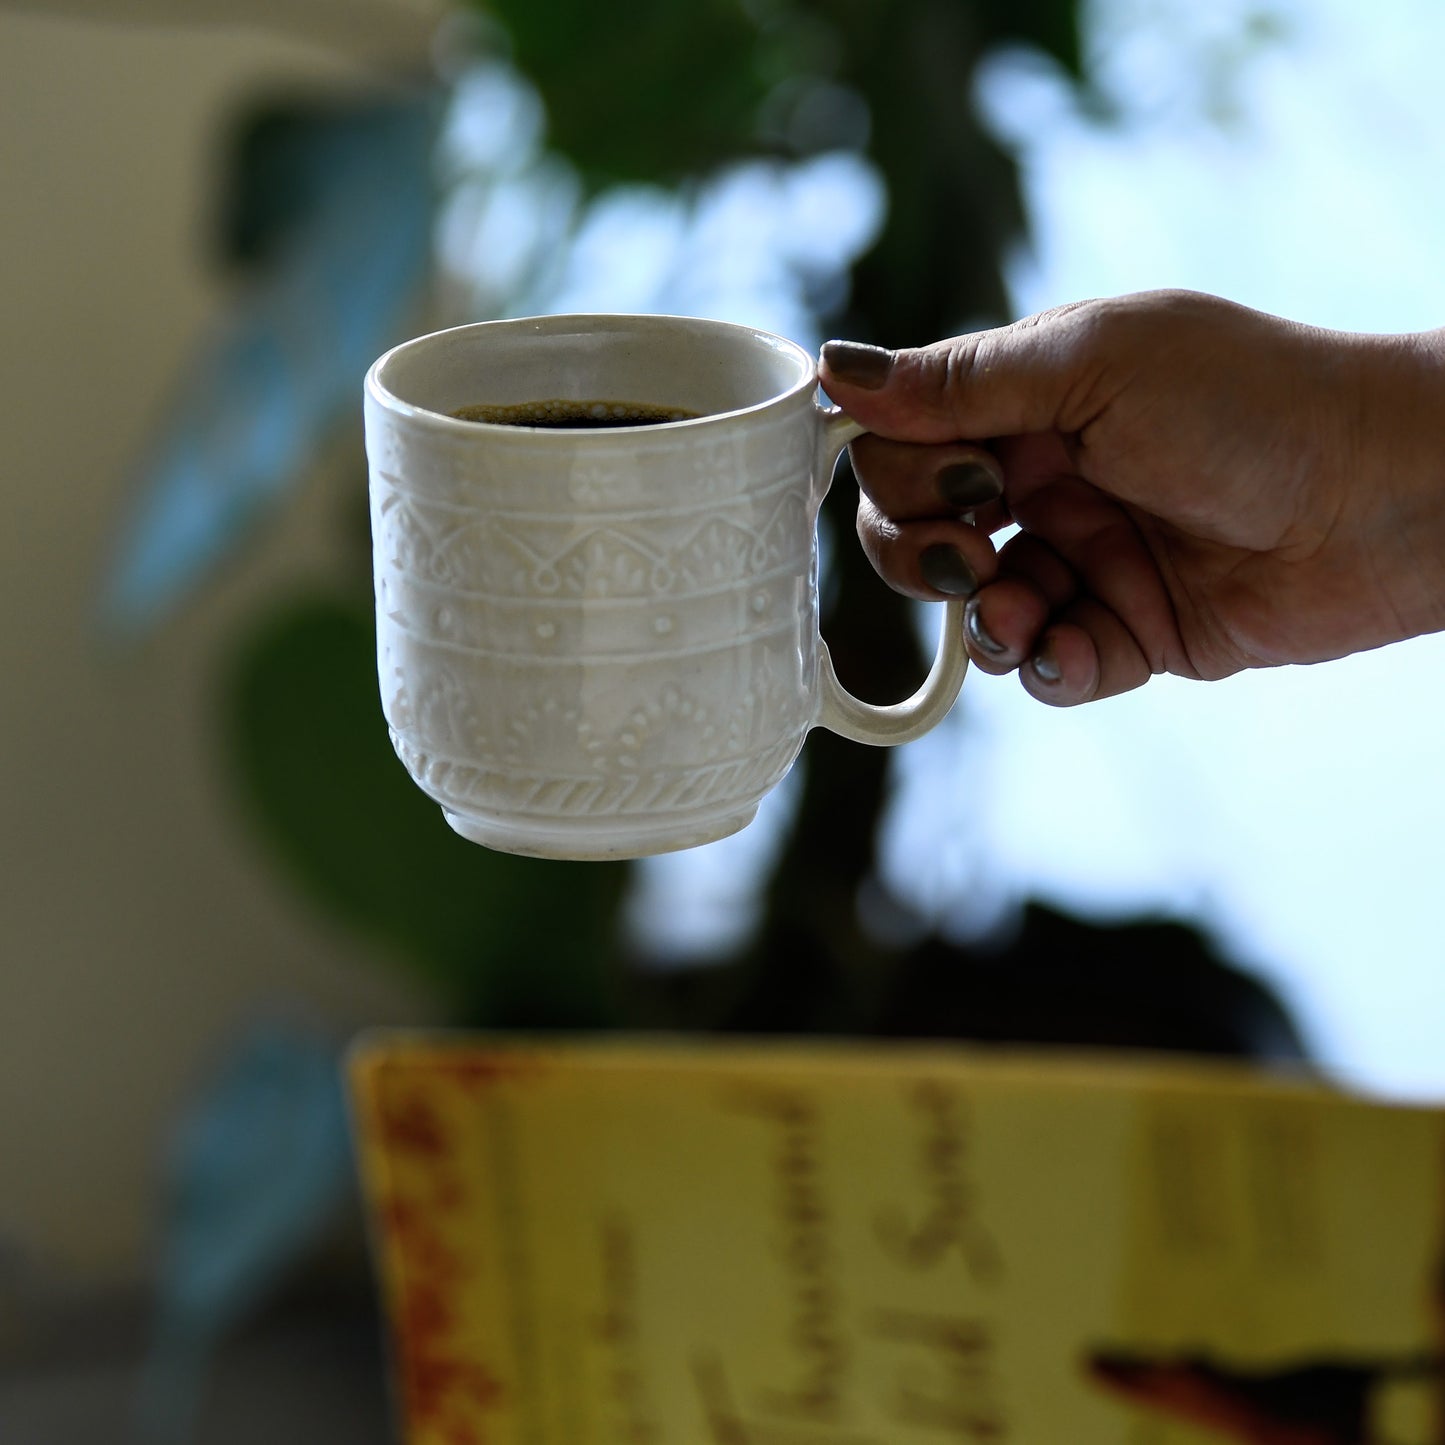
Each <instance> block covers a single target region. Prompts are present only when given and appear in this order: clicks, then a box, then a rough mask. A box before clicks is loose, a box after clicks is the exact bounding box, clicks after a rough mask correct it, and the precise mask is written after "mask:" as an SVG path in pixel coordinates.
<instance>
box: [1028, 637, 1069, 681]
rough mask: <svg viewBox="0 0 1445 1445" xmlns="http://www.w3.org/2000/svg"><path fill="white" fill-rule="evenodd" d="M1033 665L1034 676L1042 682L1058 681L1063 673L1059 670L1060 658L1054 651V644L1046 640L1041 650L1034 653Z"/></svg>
mask: <svg viewBox="0 0 1445 1445" xmlns="http://www.w3.org/2000/svg"><path fill="white" fill-rule="evenodd" d="M1031 665H1032V667H1033V670H1034V676H1035V677H1037V678H1038V680H1039V681H1040V682H1057V681H1058V680H1059V679H1060V678H1061V677H1062V676H1063V673H1062V672H1060V671H1059V659H1058V657H1057V655H1056V654H1055V652H1054V644H1053V643H1052V642H1045V643H1044V645H1043V646H1042V647H1041V648H1039V650H1038V651H1037V652H1036V653H1034V655H1033V661H1032V664H1031Z"/></svg>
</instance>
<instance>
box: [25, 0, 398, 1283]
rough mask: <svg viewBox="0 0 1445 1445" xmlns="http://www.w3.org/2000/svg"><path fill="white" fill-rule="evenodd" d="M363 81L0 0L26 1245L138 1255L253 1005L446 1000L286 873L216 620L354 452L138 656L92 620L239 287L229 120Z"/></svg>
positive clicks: (299, 547)
mask: <svg viewBox="0 0 1445 1445" xmlns="http://www.w3.org/2000/svg"><path fill="white" fill-rule="evenodd" d="M307 77H311V78H319V79H323V80H325V81H328V82H334V83H347V82H348V81H349V80H350V79H352V77H351V76H349V74H348V72H347V70H346V68H345V66H344V65H343V64H342V63H341V62H340V61H338V60H337V59H335V58H334V57H331V56H329V55H328V54H327V53H325V52H324V51H321V50H315V49H308V48H305V47H304V46H302V45H301V44H300V43H299V42H294V41H291V42H288V41H284V40H281V39H278V38H274V37H272V38H265V37H260V36H254V35H253V36H245V35H236V34H226V33H224V32H209V33H190V34H175V33H171V34H168V33H164V32H155V31H151V32H134V31H130V30H126V29H121V28H114V27H109V26H102V25H96V26H90V25H86V24H82V23H75V22H67V21H57V20H47V19H41V18H36V17H33V16H26V15H21V14H17V13H14V12H5V11H3V10H0V97H3V101H0V115H3V124H0V191H3V197H4V199H3V210H0V216H3V219H0V338H3V350H0V438H3V453H0V455H3V462H0V466H3V475H0V483H3V486H0V496H3V498H4V519H3V525H0V619H3V620H0V677H3V684H0V864H3V866H0V925H3V933H0V939H3V955H0V1253H3V1252H4V1251H5V1249H6V1247H7V1246H8V1245H13V1244H14V1243H16V1242H18V1243H19V1244H20V1245H21V1246H22V1248H23V1249H24V1250H26V1251H27V1252H29V1253H31V1254H32V1255H34V1256H36V1257H37V1258H38V1260H39V1261H40V1262H41V1263H43V1264H46V1265H51V1266H55V1267H58V1268H59V1269H60V1270H61V1271H62V1272H64V1271H76V1272H83V1273H84V1274H86V1275H87V1276H90V1275H94V1274H96V1273H98V1274H99V1275H101V1276H103V1277H108V1278H124V1277H127V1276H130V1275H133V1274H134V1273H135V1272H137V1271H138V1270H139V1269H140V1268H141V1266H142V1261H143V1251H144V1247H145V1243H146V1240H147V1235H148V1232H149V1229H150V1224H151V1207H152V1185H153V1179H154V1166H155V1161H156V1158H157V1156H158V1153H159V1150H160V1148H161V1146H162V1143H163V1135H164V1129H165V1126H166V1124H167V1122H168V1121H169V1120H170V1119H171V1118H172V1117H173V1116H174V1113H175V1110H176V1109H177V1107H178V1105H179V1104H181V1103H182V1102H183V1101H184V1099H185V1097H186V1094H187V1089H188V1087H189V1086H190V1085H191V1083H192V1082H193V1081H194V1080H195V1079H196V1078H197V1076H198V1074H199V1073H200V1072H201V1071H203V1070H204V1068H205V1066H206V1064H207V1062H208V1060H210V1059H211V1058H213V1057H214V1056H215V1054H216V1051H217V1050H218V1048H219V1047H220V1046H221V1045H222V1044H223V1043H224V1041H225V1040H226V1038H227V1037H228V1035H229V1033H230V1031H231V1030H232V1029H233V1028H234V1027H235V1026H236V1025H237V1024H238V1022H240V1021H241V1020H244V1019H245V1018H247V1017H248V1016H250V1015H251V1014H252V1013H253V1012H254V1011H256V1009H257V1008H258V1007H259V1006H261V1005H263V1004H264V1003H265V1002H266V1001H268V1000H270V999H273V998H275V997H277V996H285V997H290V998H294V999H299V1000H301V1001H303V1003H306V1004H309V1005H310V1006H311V1007H312V1008H314V1009H315V1010H316V1011H317V1012H319V1013H320V1014H321V1015H322V1016H323V1017H326V1018H330V1019H332V1020H335V1021H336V1022H338V1023H339V1024H340V1025H342V1026H343V1027H348V1026H350V1025H353V1024H359V1023H364V1022H369V1021H389V1020H405V1019H411V1018H414V1017H417V1016H418V1015H419V1013H420V1011H421V1008H422V1004H421V1001H420V1000H419V999H418V998H416V997H414V996H412V995H411V994H410V993H409V992H408V990H407V989H406V988H405V987H403V986H402V985H401V983H400V982H399V981H398V980H397V979H395V978H394V977H393V976H392V975H391V974H390V973H389V972H388V971H387V970H386V968H385V966H384V965H383V964H382V963H381V962H380V961H378V960H376V959H371V958H368V957H366V956H365V954H364V952H363V951H362V950H361V949H360V948H359V947H358V946H357V945H356V944H355V942H354V941H353V940H351V939H350V938H348V937H345V936H342V935H341V934H340V933H339V932H337V931H335V930H333V929H332V928H331V927H330V925H329V924H328V922H327V921H326V920H324V919H322V918H319V917H318V916H316V915H315V914H313V913H311V912H310V911H309V910H308V909H307V907H306V906H305V905H304V904H301V903H300V902H298V901H297V900H296V899H295V898H294V897H293V896H292V895H291V894H290V893H289V891H288V889H287V886H286V884H285V882H284V881H283V880H281V879H280V878H279V877H277V876H276V875H274V874H273V873H272V872H271V870H270V867H269V865H268V863H267V861H266V860H265V859H264V858H263V857H262V856H261V855H260V854H259V853H258V852H257V851H256V850H255V849H254V848H253V847H252V845H251V840H250V839H249V838H248V837H247V835H246V834H245V832H244V830H243V829H242V827H241V825H240V824H239V822H238V821H237V820H235V819H234V817H233V816H232V813H231V804H230V800H229V798H228V796H227V794H226V792H225V789H224V787H223V786H222V780H221V778H220V777H219V769H218V766H217V757H216V754H215V749H214V747H213V739H212V733H211V730H210V723H211V706H212V700H211V697H210V695H209V693H208V685H209V683H210V681H211V677H212V667H213V664H214V661H215V657H216V648H217V645H218V643H220V641H221V640H222V639H224V638H226V637H227V636H228V635H229V634H230V633H231V631H232V630H233V629H234V628H235V627H236V625H237V624H238V623H239V622H241V621H242V620H243V619H244V618H245V617H246V615H247V613H248V611H249V609H250V608H251V607H253V606H254V605H255V604H256V603H257V602H259V601H260V600H262V599H263V598H264V596H265V595H266V594H267V593H268V592H269V591H273V590H278V589H281V588H284V587H285V586H286V585H287V583H288V582H289V581H291V580H297V579H304V578H307V577H315V576H324V575H325V573H326V570H327V569H328V568H329V567H332V566H334V565H336V559H334V558H333V556H332V554H331V545H330V541H329V536H330V533H329V527H328V523H329V522H330V521H331V519H332V518H333V516H334V512H335V505H336V496H337V488H338V487H340V486H342V485H348V484H354V482H355V479H356V473H355V471H354V464H353V466H343V467H337V468H333V471H332V474H329V475H321V476H318V477H317V478H315V479H313V481H312V483H311V485H310V486H309V487H308V489H307V491H306V493H305V495H304V496H303V497H302V498H301V500H300V501H299V502H298V504H297V505H296V506H295V507H294V508H293V509H292V512H291V515H290V516H289V517H288V518H287V520H286V526H285V527H284V529H281V530H280V531H279V533H278V535H276V536H275V537H273V538H272V539H271V540H269V541H268V542H267V544H266V545H265V547H264V548H262V549H259V550H254V551H252V552H251V553H250V554H248V555H247V556H246V557H245V558H244V559H243V560H242V562H241V563H240V564H239V565H238V566H236V567H234V568H232V569H230V571H229V572H228V573H227V574H226V576H225V577H224V579H223V580H222V582H221V584H220V585H218V586H217V587H215V588H214V589H213V590H211V591H210V592H209V593H208V594H207V595H206V596H205V597H204V598H203V599H202V600H201V601H200V602H199V603H198V604H197V605H196V606H195V607H194V608H193V609H192V610H191V611H190V612H189V613H188V614H187V615H186V616H184V617H183V618H182V619H180V620H179V622H177V623H176V624H174V625H172V626H170V627H169V628H168V629H167V630H165V631H164V632H162V633H161V634H160V635H159V636H157V637H156V638H154V639H153V640H152V641H151V642H149V643H148V644H147V645H146V646H145V648H144V649H143V650H142V651H141V652H139V653H137V654H134V655H127V656H116V657H107V656H104V655H102V653H101V651H100V650H99V648H98V646H97V638H96V636H95V633H94V630H93V622H94V616H93V608H94V598H95V594H96V591H97V585H98V579H99V578H100V576H101V575H102V571H103V568H104V565H105V562H106V559H107V556H108V553H109V550H110V547H111V544H112V536H113V529H114V527H115V525H116V523H117V520H118V518H119V517H120V516H122V515H123V511H124V502H125V500H126V496H127V490H126V486H125V473H126V465H127V461H128V459H129V458H131V457H132V456H133V455H134V454H135V452H136V450H137V448H138V446H139V444H140V443H141V440H142V438H143V437H144V435H145V433H146V430H147V427H148V425H149V424H150V423H151V422H152V420H153V419H154V416H155V414H156V410H157V408H158V407H159V406H160V404H161V403H162V402H163V400H164V398H165V397H166V395H167V393H168V388H169V386H170V383H171V380H172V378H173V377H174V375H175V373H176V370H177V368H178V366H180V364H181V363H182V361H183V359H184V358H185V356H186V354H187V349H188V347H189V346H190V345H191V343H192V342H193V340H194V339H195V338H196V336H197V334H198V333H199V331H200V329H201V328H202V327H203V326H204V325H205V323H206V321H207V319H208V317H210V316H211V315H212V314H213V313H214V311H215V310H216V308H217V306H218V305H219V303H220V300H221V297H220V293H219V290H218V287H217V283H216V281H215V278H213V277H212V276H210V275H209V274H208V272H207V269H206V263H205V257H204V255H203V253H202V247H201V240H202V237H203V226H204V222H205V216H206V206H207V203H208V200H209V198H210V194H211V186H212V183H213V177H212V175H211V172H210V162H211V159H212V155H213V147H214V144H215V141H216V135H217V126H218V122H219V121H220V119H221V118H222V116H223V115H225V114H226V113H227V109H228V107H230V106H231V105H232V104H234V103H236V102H237V101H238V100H240V99H241V98H243V97H245V96H246V95H247V94H248V93H249V92H251V91H252V89H253V88H255V87H258V86H260V85H263V84H267V83H270V82H274V81H278V80H284V79H287V78H303V79H304V78H307Z"/></svg>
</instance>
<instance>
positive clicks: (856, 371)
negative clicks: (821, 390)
mask: <svg viewBox="0 0 1445 1445" xmlns="http://www.w3.org/2000/svg"><path fill="white" fill-rule="evenodd" d="M823 360H824V361H825V362H827V364H828V370H829V371H831V372H832V373H833V375H834V376H836V377H837V378H838V380H839V381H846V382H847V383H848V384H849V385H850V386H861V387H864V388H865V389H866V390H868V391H877V390H878V388H879V387H880V386H882V385H883V383H884V382H885V381H887V380H888V373H889V371H890V370H891V369H892V366H893V353H892V352H891V351H885V350H884V349H883V348H882V347H881V346H865V345H864V344H863V343H862V342H861V341H825V342H824V343H823Z"/></svg>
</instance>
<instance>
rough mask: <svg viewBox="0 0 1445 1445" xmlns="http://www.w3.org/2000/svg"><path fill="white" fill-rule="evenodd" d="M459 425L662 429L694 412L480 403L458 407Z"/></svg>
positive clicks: (639, 405)
mask: <svg viewBox="0 0 1445 1445" xmlns="http://www.w3.org/2000/svg"><path fill="white" fill-rule="evenodd" d="M452 415H453V416H454V417H456V418H457V419H458V420H459V421H485V422H491V423H492V424H493V425H496V426H537V427H549V428H553V429H557V430H582V429H587V428H597V427H618V426H661V425H662V424H663V423H664V422H670V421H692V420H693V419H695V418H696V417H697V415H698V413H697V412H695V411H684V410H683V409H682V408H681V407H677V406H652V405H649V404H648V403H646V402H635V401H566V400H562V399H560V398H559V399H556V400H550V401H522V402H516V403H513V404H510V405H507V406H497V405H494V404H492V403H490V402H479V403H478V404H477V405H475V406H463V407H459V408H458V409H457V410H456V411H454V412H452Z"/></svg>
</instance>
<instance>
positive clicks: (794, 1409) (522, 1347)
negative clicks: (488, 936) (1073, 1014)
mask: <svg viewBox="0 0 1445 1445" xmlns="http://www.w3.org/2000/svg"><path fill="white" fill-rule="evenodd" d="M352 1081H353V1088H354V1095H355V1102H356V1120H357V1133H358V1140H359V1146H360V1152H361V1160H362V1167H363V1173H364V1179H365V1184H366V1189H367V1194H368V1198H369V1201H370V1208H371V1211H372V1215H373V1221H374V1232H375V1238H376V1241H377V1251H378V1261H379V1266H380V1269H381V1273H382V1278H383V1284H384V1292H385V1299H386V1302H387V1308H388V1311H389V1315H390V1318H391V1322H392V1329H393V1336H394V1347H395V1360H396V1369H397V1379H398V1386H399V1399H400V1404H401V1409H402V1414H403V1419H404V1426H405V1432H406V1439H407V1441H408V1442H409V1445H948V1442H959V1445H975V1442H978V1445H1012V1442H1017V1445H1208V1442H1221V1441H1231V1440H1233V1441H1244V1442H1252V1445H1441V1442H1445V1376H1442V1364H1445V1284H1442V1270H1445V1188H1442V1186H1445V1168H1442V1166H1445V1114H1441V1113H1439V1112H1435V1111H1432V1110H1425V1109H1412V1108H1401V1107H1387V1106H1383V1105H1379V1104H1373V1103H1369V1102H1366V1101H1363V1100H1359V1099H1354V1098H1349V1097H1344V1096H1341V1095H1339V1094H1337V1093H1334V1092H1331V1091H1329V1090H1327V1089H1324V1088H1320V1087H1314V1086H1309V1085H1304V1084H1290V1083H1284V1082H1278V1081H1274V1082H1271V1081H1269V1080H1268V1079H1265V1078H1262V1077H1261V1076H1260V1075H1258V1074H1256V1073H1253V1072H1250V1071H1248V1070H1244V1069H1238V1068H1234V1067H1227V1066H1218V1067H1216V1066H1201V1065H1198V1064H1189V1065H1182V1064H1168V1063H1159V1064H1153V1063H1150V1064H1147V1065H1138V1064H1136V1065H1128V1064H1122V1063H1108V1062H1087V1061H1080V1062H1067V1061H1062V1060H1060V1059H1058V1058H1051V1057H1037V1056H1015V1055H1011V1054H993V1053H986V1052H974V1051H967V1050H962V1049H949V1048H932V1047H929V1048H920V1047H912V1046H908V1047H904V1046H898V1047H870V1048H866V1049H865V1048H855V1047H840V1046H830V1045H819V1044H807V1045H800V1044H789V1045H764V1044H759V1045H742V1046H739V1045H733V1044H729V1045H720V1044H717V1043H714V1042H704V1041H699V1040H687V1041H685V1042H677V1043H655V1042H640V1041H636V1040H630V1041H629V1040H618V1041H609V1042H602V1043H536V1044H533V1043H522V1042H508V1041H506V1040H502V1039H497V1040H492V1039H488V1038H486V1037H464V1036H457V1037H455V1038H447V1037H420V1036H414V1037H407V1036H397V1037H385V1036H382V1037H378V1038H376V1039H373V1040H370V1041H368V1042H366V1043H365V1044H364V1045H362V1046H361V1047H359V1048H358V1050H357V1051H356V1053H355V1055H354V1057H353V1063H352Z"/></svg>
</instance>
